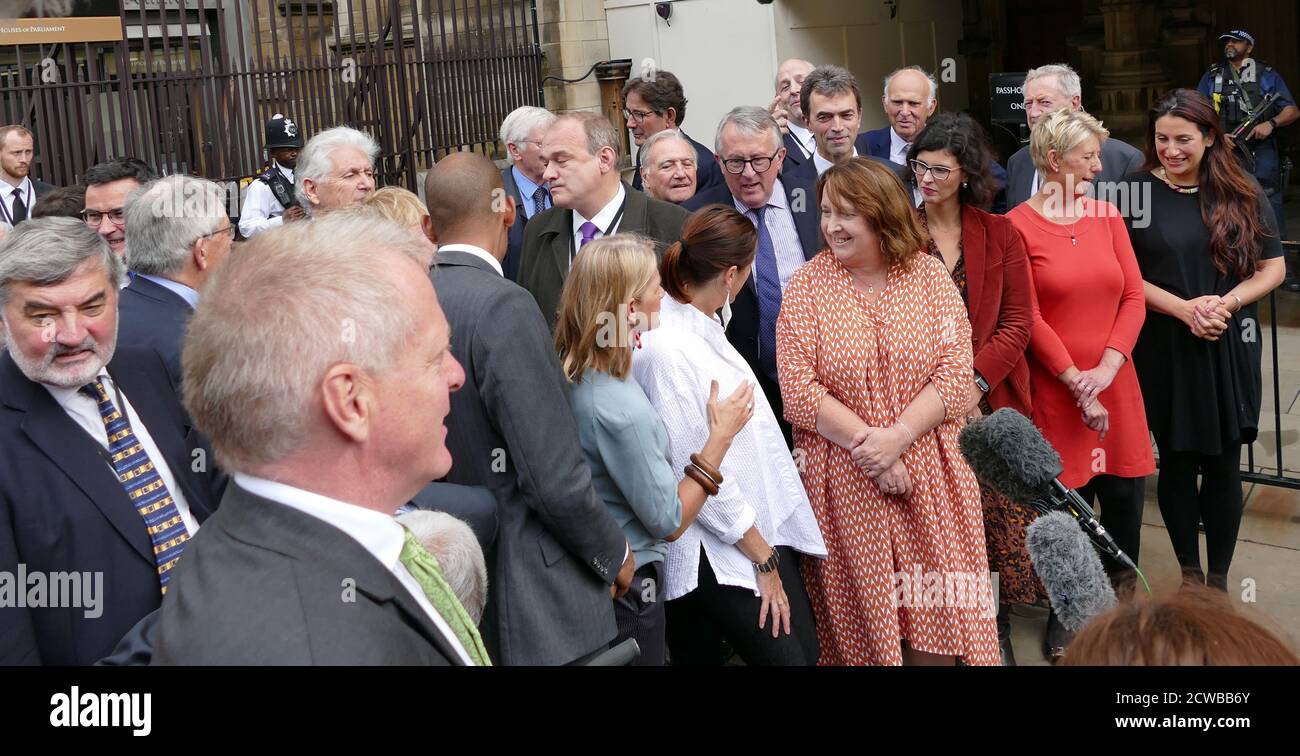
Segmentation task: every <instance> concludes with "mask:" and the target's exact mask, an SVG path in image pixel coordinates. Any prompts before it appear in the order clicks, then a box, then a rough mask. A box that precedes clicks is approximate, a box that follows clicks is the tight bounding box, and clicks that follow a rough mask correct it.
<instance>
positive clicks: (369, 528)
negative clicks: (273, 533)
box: [234, 472, 406, 571]
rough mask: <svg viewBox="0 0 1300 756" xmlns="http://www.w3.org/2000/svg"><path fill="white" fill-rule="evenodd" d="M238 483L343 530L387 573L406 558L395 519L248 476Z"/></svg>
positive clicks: (239, 476)
mask: <svg viewBox="0 0 1300 756" xmlns="http://www.w3.org/2000/svg"><path fill="white" fill-rule="evenodd" d="M234 481H235V484H236V485H238V486H239V487H240V488H242V489H244V490H245V491H248V492H249V493H251V494H253V495H255V496H261V497H262V498H264V499H270V500H271V501H274V502H277V503H279V504H283V505H285V506H286V507H291V508H293V509H296V510H298V511H299V512H302V513H303V514H306V515H311V516H312V517H315V518H316V519H318V520H322V521H324V522H325V523H327V524H329V525H333V526H334V527H336V528H338V529H339V530H342V531H343V532H344V533H346V534H347V535H348V537H349V538H351V539H352V540H354V541H356V542H357V543H359V544H361V546H362V547H363V548H364V549H365V550H366V551H368V552H370V554H371V555H372V556H374V558H375V559H378V560H379V563H380V564H382V565H384V569H387V570H390V571H391V570H392V569H393V568H394V567H396V566H397V564H398V561H399V559H400V557H401V556H402V545H403V544H404V543H405V540H406V535H405V533H403V532H402V526H401V525H399V524H398V522H397V520H395V519H393V516H392V515H386V514H384V513H383V512H376V511H375V510H373V509H366V508H364V507H359V506H356V505H354V504H348V503H346V502H342V501H339V500H338V499H331V498H330V497H328V496H322V495H320V494H317V493H312V492H311V491H304V490H302V489H301V488H295V487H293V486H290V485H286V484H284V483H277V482H275V481H273V480H266V479H265V478H258V477H255V476H252V475H247V474H245V473H238V472H237V473H235V475H234Z"/></svg>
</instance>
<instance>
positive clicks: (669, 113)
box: [664, 108, 681, 129]
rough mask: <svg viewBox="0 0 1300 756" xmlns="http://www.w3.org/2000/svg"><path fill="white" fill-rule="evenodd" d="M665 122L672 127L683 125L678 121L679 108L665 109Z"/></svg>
mask: <svg viewBox="0 0 1300 756" xmlns="http://www.w3.org/2000/svg"><path fill="white" fill-rule="evenodd" d="M664 122H665V123H667V124H668V128H670V129H676V128H680V127H681V124H679V123H677V108H669V109H667V110H665V111H664Z"/></svg>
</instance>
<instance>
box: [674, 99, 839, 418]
mask: <svg viewBox="0 0 1300 756" xmlns="http://www.w3.org/2000/svg"><path fill="white" fill-rule="evenodd" d="M714 145H715V150H716V154H715V158H716V159H717V161H718V164H719V165H720V166H721V167H722V175H723V177H724V178H725V179H726V182H727V183H726V184H725V185H724V186H722V187H714V188H712V189H708V190H705V191H703V192H700V193H699V194H697V195H695V196H694V197H693V198H691V199H690V200H689V201H687V202H686V203H685V204H684V205H683V207H685V208H686V209H687V210H698V209H699V208H701V207H704V206H705V205H712V204H721V205H726V206H728V207H734V208H736V210H737V211H739V212H741V213H743V214H744V215H745V217H746V218H748V219H749V220H750V222H751V223H753V224H754V225H755V226H756V227H757V228H758V247H757V250H756V251H757V254H756V255H755V258H754V269H753V273H752V275H750V277H749V280H748V281H747V282H746V284H745V288H744V289H743V290H741V292H740V293H739V294H737V295H736V300H735V301H734V302H733V303H732V305H731V321H730V322H729V323H728V325H727V340H728V341H730V342H731V344H732V345H733V346H734V347H736V351H738V352H740V354H741V356H742V357H744V358H745V361H746V362H748V363H749V365H750V367H751V368H753V370H754V375H756V376H758V383H759V386H760V387H762V389H763V392H764V393H765V394H766V395H767V400H768V402H770V403H771V405H772V411H773V412H774V413H775V414H776V417H777V421H778V422H779V423H780V424H781V431H782V433H784V434H785V437H786V443H787V444H790V443H791V437H790V426H789V424H788V423H787V422H786V420H785V416H784V413H783V411H782V408H783V406H784V405H783V404H782V402H781V388H780V386H779V385H778V383H777V374H776V317H777V313H778V312H779V311H780V309H781V295H782V292H783V291H785V287H786V285H787V284H789V283H790V278H791V277H792V276H793V275H794V272H795V271H796V270H798V269H799V266H801V265H803V263H804V261H806V260H811V259H812V257H813V255H816V254H817V252H818V251H820V250H821V247H822V244H821V233H820V230H819V225H820V223H819V219H820V213H819V208H818V206H817V188H816V183H815V181H814V180H811V179H808V178H806V177H805V178H800V177H793V178H792V177H789V176H783V175H781V171H782V161H783V160H784V158H785V147H784V146H783V145H782V140H781V127H780V126H779V125H778V124H777V122H776V120H775V119H773V118H772V116H771V114H770V113H768V111H767V110H765V109H763V108H757V107H739V108H735V109H733V110H732V111H731V112H730V113H727V115H725V116H723V118H722V122H721V123H719V124H718V133H717V136H716V137H715V139H714ZM810 164H811V163H807V164H805V165H810Z"/></svg>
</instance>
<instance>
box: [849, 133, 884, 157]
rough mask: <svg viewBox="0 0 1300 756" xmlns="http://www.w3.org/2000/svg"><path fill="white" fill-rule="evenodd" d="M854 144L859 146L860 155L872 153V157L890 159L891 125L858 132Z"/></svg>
mask: <svg viewBox="0 0 1300 756" xmlns="http://www.w3.org/2000/svg"><path fill="white" fill-rule="evenodd" d="M854 146H855V147H857V148H858V154H859V155H870V156H871V157H875V158H880V159H881V160H889V127H888V126H885V127H884V128H879V129H872V130H871V131H864V132H862V133H861V134H858V138H857V141H856V142H854Z"/></svg>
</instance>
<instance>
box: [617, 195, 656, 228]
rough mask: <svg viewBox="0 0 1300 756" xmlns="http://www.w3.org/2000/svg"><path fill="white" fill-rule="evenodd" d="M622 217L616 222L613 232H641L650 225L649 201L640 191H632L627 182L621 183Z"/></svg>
mask: <svg viewBox="0 0 1300 756" xmlns="http://www.w3.org/2000/svg"><path fill="white" fill-rule="evenodd" d="M623 193H624V197H625V199H624V200H623V218H622V220H620V221H619V222H618V228H616V229H614V232H615V233H628V232H636V233H643V232H645V231H646V229H648V228H649V227H650V203H649V202H648V201H647V199H646V195H645V194H644V193H642V192H638V191H633V190H632V189H631V188H630V187H629V186H628V185H627V184H624V185H623Z"/></svg>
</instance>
